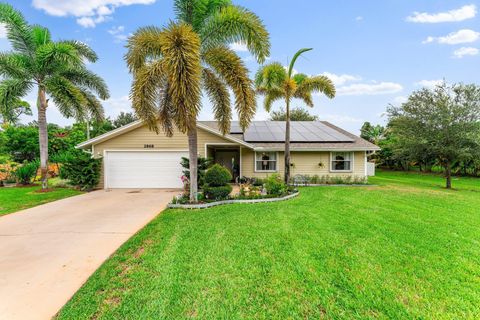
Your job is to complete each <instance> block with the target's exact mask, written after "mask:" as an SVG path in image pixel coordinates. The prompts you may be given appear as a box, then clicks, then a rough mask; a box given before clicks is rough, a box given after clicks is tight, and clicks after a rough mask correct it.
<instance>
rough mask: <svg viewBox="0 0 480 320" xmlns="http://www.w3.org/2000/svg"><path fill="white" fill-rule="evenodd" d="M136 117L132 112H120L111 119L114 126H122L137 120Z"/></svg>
mask: <svg viewBox="0 0 480 320" xmlns="http://www.w3.org/2000/svg"><path fill="white" fill-rule="evenodd" d="M137 120H138V118H137V117H136V116H135V114H134V113H132V112H123V111H122V112H120V114H119V115H118V116H117V117H116V118H115V119H114V120H113V121H112V124H113V126H114V128H120V127H123V126H125V125H127V124H129V123H132V122H134V121H137Z"/></svg>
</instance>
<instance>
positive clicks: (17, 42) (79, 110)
mask: <svg viewBox="0 0 480 320" xmlns="http://www.w3.org/2000/svg"><path fill="white" fill-rule="evenodd" d="M0 22H2V23H4V24H5V26H6V30H7V38H8V40H9V41H10V44H11V46H12V50H11V51H9V52H2V53H0V76H2V77H3V79H2V81H1V82H0V104H1V105H3V106H4V105H7V104H9V103H12V101H15V100H16V99H19V98H20V97H24V96H25V95H27V94H28V92H29V91H30V90H32V89H33V88H34V87H36V88H37V110H38V132H39V143H40V168H41V173H42V189H44V190H45V189H47V187H48V180H47V168H48V134H47V119H46V111H47V107H48V106H49V100H50V99H52V100H53V102H54V104H55V106H56V107H57V108H58V110H59V111H60V113H61V114H62V115H63V116H65V117H67V118H70V117H73V118H76V119H77V120H79V121H81V120H83V119H84V118H85V116H86V115H87V114H90V115H92V116H94V117H96V118H98V119H101V118H103V107H102V105H101V103H100V101H99V100H98V99H97V97H96V96H95V94H97V95H98V96H99V97H100V98H101V99H107V98H108V97H109V93H108V88H107V86H106V84H105V82H104V81H103V79H102V78H100V77H99V76H98V75H96V74H94V73H93V72H91V71H89V70H87V69H86V67H85V61H90V62H95V61H96V60H97V55H96V54H95V52H94V51H93V50H92V49H90V47H88V46H87V45H86V44H84V43H82V42H78V41H68V40H67V41H53V40H52V39H51V35H50V31H49V30H48V29H47V28H44V27H42V26H39V25H29V24H28V23H27V21H26V20H25V18H24V17H23V16H22V14H21V13H20V12H18V11H17V10H15V9H14V8H13V7H12V6H10V5H9V4H6V3H0Z"/></svg>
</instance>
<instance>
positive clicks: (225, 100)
mask: <svg viewBox="0 0 480 320" xmlns="http://www.w3.org/2000/svg"><path fill="white" fill-rule="evenodd" d="M202 80H203V88H204V89H205V91H206V92H207V95H208V97H209V98H210V102H211V103H212V107H213V114H214V117H215V119H216V120H217V121H218V126H219V128H220V131H221V132H222V133H223V134H227V133H229V132H230V124H231V120H232V108H231V106H230V94H229V92H228V89H227V85H226V84H225V82H223V81H222V79H220V78H219V77H217V75H216V74H215V73H214V72H213V71H212V70H210V69H207V68H205V69H203V71H202Z"/></svg>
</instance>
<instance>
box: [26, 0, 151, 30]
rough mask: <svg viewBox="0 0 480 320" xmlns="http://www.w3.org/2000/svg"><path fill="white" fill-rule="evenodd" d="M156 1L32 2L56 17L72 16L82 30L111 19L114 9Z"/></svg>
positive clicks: (80, 0)
mask: <svg viewBox="0 0 480 320" xmlns="http://www.w3.org/2000/svg"><path fill="white" fill-rule="evenodd" d="M155 1H156V0H62V1H59V0H33V1H32V5H33V6H34V7H35V8H36V9H40V10H43V11H45V12H46V13H47V14H49V15H52V16H57V17H68V16H73V17H76V18H77V23H78V24H79V25H81V26H82V27H84V28H93V27H95V25H97V24H98V23H102V22H104V21H107V20H109V19H111V15H112V14H113V13H114V11H115V9H116V8H118V7H122V6H129V5H133V4H152V3H154V2H155Z"/></svg>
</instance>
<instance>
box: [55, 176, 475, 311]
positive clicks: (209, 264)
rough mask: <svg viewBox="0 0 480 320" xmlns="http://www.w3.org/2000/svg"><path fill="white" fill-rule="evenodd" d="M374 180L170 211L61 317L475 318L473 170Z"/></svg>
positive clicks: (132, 242)
mask: <svg viewBox="0 0 480 320" xmlns="http://www.w3.org/2000/svg"><path fill="white" fill-rule="evenodd" d="M371 183H374V184H376V185H378V186H376V187H373V186H369V187H311V188H303V189H301V194H300V196H299V197H298V198H295V199H294V200H290V201H286V202H276V203H265V204H255V205H251V204H250V205H248V204H237V205H228V206H219V207H215V208H212V209H208V210H200V211H183V210H166V211H164V212H163V213H162V214H161V215H160V216H159V217H158V218H156V219H155V220H154V221H153V222H151V223H150V224H149V225H148V226H147V227H145V228H144V229H143V230H142V231H140V232H139V233H138V234H137V235H135V236H134V237H133V238H132V239H130V240H129V241H128V242H127V243H126V244H125V245H124V246H122V247H121V248H120V249H119V250H118V252H117V253H115V254H114V255H113V256H112V257H111V258H110V259H109V260H108V261H107V262H106V263H105V264H104V265H103V266H102V267H101V268H100V269H99V270H97V272H96V273H95V274H94V275H93V276H92V277H91V278H90V279H89V281H88V282H87V283H86V284H85V285H84V286H83V287H82V288H81V289H80V290H79V291H78V292H77V294H76V295H75V296H74V297H73V298H72V300H71V301H70V302H69V303H68V304H67V305H66V306H65V307H64V308H63V309H62V310H61V312H60V314H59V316H58V318H59V319H88V318H95V319H179V318H199V319H223V318H225V319H227V318H228V319H239V318H245V319H253V318H255V319H300V318H311V319H321V318H325V319H372V318H379V319H468V318H470V319H478V318H480V209H479V208H480V179H468V178H462V179H457V180H455V181H454V187H456V188H457V189H456V190H451V191H448V190H445V189H443V188H442V187H441V186H442V185H443V183H444V181H443V179H442V178H441V177H438V176H429V175H419V174H405V173H395V172H393V173H391V172H380V173H379V174H378V176H377V177H374V178H372V179H371Z"/></svg>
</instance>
